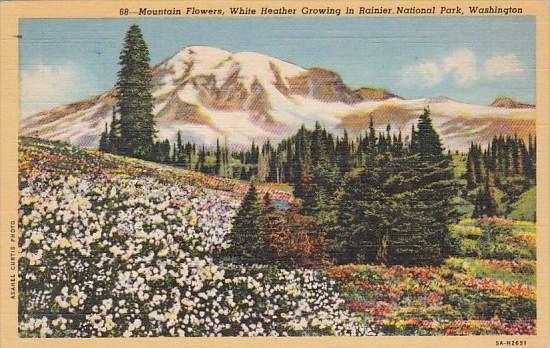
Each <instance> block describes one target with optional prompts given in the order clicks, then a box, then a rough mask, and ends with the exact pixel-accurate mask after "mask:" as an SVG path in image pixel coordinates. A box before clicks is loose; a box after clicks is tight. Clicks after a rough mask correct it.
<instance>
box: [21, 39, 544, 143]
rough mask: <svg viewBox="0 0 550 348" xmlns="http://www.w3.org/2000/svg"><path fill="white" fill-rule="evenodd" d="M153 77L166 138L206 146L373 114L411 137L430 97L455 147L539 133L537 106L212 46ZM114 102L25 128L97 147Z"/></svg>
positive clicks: (356, 123)
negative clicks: (380, 84)
mask: <svg viewBox="0 0 550 348" xmlns="http://www.w3.org/2000/svg"><path fill="white" fill-rule="evenodd" d="M153 85H154V89H153V96H154V97H155V109H154V113H155V119H156V125H157V129H158V131H159V132H158V137H159V138H161V139H164V138H168V139H170V140H171V141H173V140H174V139H175V137H176V133H177V131H178V130H181V131H182V134H183V136H184V138H185V139H186V141H187V140H191V141H193V142H196V143H204V144H207V145H212V144H215V142H216V139H220V140H221V141H224V142H225V141H226V142H227V143H228V144H230V145H235V146H239V145H247V144H249V143H250V142H251V141H252V140H255V141H256V142H262V141H264V140H266V139H268V138H269V139H271V141H272V142H277V141H278V140H280V139H282V138H283V137H286V136H288V135H291V134H293V133H295V131H296V130H297V129H298V128H299V127H300V126H301V125H302V124H305V125H306V126H309V127H311V126H313V124H314V123H315V121H319V122H321V124H323V125H324V126H325V127H327V129H329V130H331V131H333V132H336V133H341V132H343V129H347V130H348V131H349V132H350V133H351V134H354V133H357V132H360V131H362V130H363V129H365V128H366V127H367V126H368V120H369V117H370V116H373V119H374V122H375V125H376V126H377V127H379V129H381V130H382V129H385V126H386V125H387V124H388V123H390V124H391V125H392V128H393V129H394V130H396V129H402V130H403V132H404V134H405V135H406V134H407V133H408V132H409V130H410V126H411V124H412V123H413V122H415V121H416V118H417V116H418V115H419V114H420V113H421V112H422V109H423V108H424V107H425V106H427V105H429V106H430V108H431V110H432V115H433V121H434V125H435V126H436V128H437V129H438V131H439V132H440V134H441V135H442V137H443V141H444V143H445V145H446V146H447V147H448V148H452V149H464V148H466V147H467V146H468V145H469V143H470V142H471V141H476V142H485V141H487V140H489V139H490V138H491V137H492V136H493V135H496V134H500V133H503V134H510V135H513V134H518V135H519V136H527V135H528V134H529V133H533V134H534V132H535V111H536V110H535V109H534V108H524V107H517V108H513V107H512V108H510V107H502V106H501V105H498V106H481V105H472V104H465V103H460V102H457V101H453V100H451V99H448V98H444V97H438V98H426V99H417V100H405V99H402V98H400V97H398V96H396V95H393V94H391V93H388V92H386V91H384V90H381V89H374V88H366V87H365V88H360V89H357V90H354V89H352V88H350V87H348V86H347V85H346V84H345V83H344V81H342V79H341V78H340V76H339V75H338V74H336V73H334V72H332V71H329V70H326V69H322V68H310V69H305V68H302V67H299V66H297V65H294V64H291V63H289V62H285V61H282V60H280V59H276V58H273V57H269V56H266V55H263V54H260V53H254V52H239V53H232V52H228V51H225V50H222V49H219V48H214V47H206V46H192V47H187V48H185V49H183V50H181V51H179V52H178V53H177V54H175V55H174V56H172V57H170V58H168V59H166V60H164V61H163V62H161V63H160V64H158V65H156V66H155V67H154V68H153ZM114 103H115V99H114V89H111V90H109V91H106V92H105V93H103V94H101V95H99V96H96V97H93V98H90V99H88V100H84V101H79V102H75V103H72V104H69V105H64V106H59V107H55V108H52V109H49V110H45V111H42V112H39V113H37V114H34V115H30V116H28V117H23V118H22V120H21V125H20V134H21V135H27V136H38V137H42V138H47V139H55V140H64V141H69V142H71V143H73V144H78V145H83V146H92V147H93V146H97V145H98V141H99V136H100V134H101V132H102V131H103V129H104V127H105V123H106V122H109V123H110V121H111V119H112V108H113V105H114ZM507 106H510V105H507ZM511 106H514V105H513V104H512V105H511Z"/></svg>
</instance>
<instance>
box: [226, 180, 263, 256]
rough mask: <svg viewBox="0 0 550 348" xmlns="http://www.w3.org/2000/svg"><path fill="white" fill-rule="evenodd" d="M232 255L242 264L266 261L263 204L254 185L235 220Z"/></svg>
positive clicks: (251, 185) (244, 199)
mask: <svg viewBox="0 0 550 348" xmlns="http://www.w3.org/2000/svg"><path fill="white" fill-rule="evenodd" d="M231 243H232V245H231V248H230V255H231V256H232V257H233V259H234V260H235V261H237V262H241V263H246V264H248V263H262V262H263V261H264V260H265V250H266V248H267V246H266V235H265V220H264V213H263V208H262V203H261V202H260V201H259V199H258V193H257V191H256V187H255V185H254V183H251V184H250V188H249V189H248V191H247V193H246V195H245V197H244V198H243V201H242V203H241V206H240V207H239V210H238V212H237V215H236V216H235V217H234V218H233V230H232V241H231Z"/></svg>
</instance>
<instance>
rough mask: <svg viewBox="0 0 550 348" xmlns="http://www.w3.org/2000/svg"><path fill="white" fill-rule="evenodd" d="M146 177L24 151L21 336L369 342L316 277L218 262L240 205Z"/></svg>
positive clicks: (55, 151)
mask: <svg viewBox="0 0 550 348" xmlns="http://www.w3.org/2000/svg"><path fill="white" fill-rule="evenodd" d="M117 161H118V162H121V163H118V162H117ZM146 172H147V171H146V169H144V168H140V167H137V166H132V163H131V162H130V161H128V160H122V159H115V158H114V157H113V158H111V159H107V158H105V157H103V156H102V155H99V154H98V153H94V152H93V151H84V150H78V149H76V148H72V147H70V146H68V145H61V144H52V143H43V142H37V141H31V140H28V141H26V142H23V143H22V146H21V149H20V241H19V244H20V261H19V271H20V280H19V301H20V305H19V308H20V310H19V316H20V318H19V319H20V322H19V329H20V335H21V336H23V337H113V336H114V337H120V336H122V337H146V336H265V335H272V336H287V335H369V334H373V332H372V330H370V328H369V327H368V326H366V325H365V324H364V322H363V321H362V320H361V318H360V317H359V316H356V315H353V314H350V312H349V311H348V310H347V309H346V307H345V303H344V299H342V298H341V297H340V295H339V293H338V292H337V291H336V282H335V281H334V280H329V279H327V278H325V277H324V276H322V275H321V274H320V272H319V271H314V270H284V269H278V268H275V267H270V266H254V265H251V266H242V265H232V264H227V265H224V264H222V263H221V262H219V255H220V253H221V252H222V251H223V250H224V249H226V248H228V246H229V243H228V238H227V235H228V233H230V230H231V219H232V217H233V215H234V214H235V209H236V208H238V205H239V201H238V200H236V199H234V198H231V197H228V196H227V195H226V194H224V193H223V192H221V191H215V190H211V189H204V188H199V187H197V186H192V185H189V184H187V185H186V184H185V183H180V182H178V180H177V178H176V179H172V180H170V179H171V177H170V176H169V175H168V176H166V177H154V176H150V175H146V174H147V173H146Z"/></svg>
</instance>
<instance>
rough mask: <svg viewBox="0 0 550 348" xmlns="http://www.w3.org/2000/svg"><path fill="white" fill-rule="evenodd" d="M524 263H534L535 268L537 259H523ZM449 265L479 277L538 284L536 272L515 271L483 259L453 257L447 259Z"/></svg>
mask: <svg viewBox="0 0 550 348" xmlns="http://www.w3.org/2000/svg"><path fill="white" fill-rule="evenodd" d="M521 262H523V263H528V264H532V267H533V270H534V265H535V264H536V261H521ZM447 265H449V267H451V268H453V269H462V270H463V271H465V272H466V273H469V274H471V275H473V276H475V277H477V278H490V279H494V280H500V281H502V282H508V283H520V284H528V285H533V286H534V285H536V278H537V277H536V273H534V272H533V273H529V272H525V273H521V272H513V271H510V270H507V269H503V268H498V267H494V266H489V265H487V264H485V263H484V262H483V260H481V259H477V258H472V257H465V258H451V259H449V260H447Z"/></svg>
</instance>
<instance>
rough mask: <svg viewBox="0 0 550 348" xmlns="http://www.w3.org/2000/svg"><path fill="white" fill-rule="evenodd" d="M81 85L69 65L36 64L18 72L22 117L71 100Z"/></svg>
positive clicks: (79, 76) (76, 73) (74, 71)
mask: <svg viewBox="0 0 550 348" xmlns="http://www.w3.org/2000/svg"><path fill="white" fill-rule="evenodd" d="M84 81H85V79H84V78H82V76H81V74H80V72H79V70H78V69H77V67H76V66H75V65H74V64H73V63H66V64H63V65H48V64H44V62H42V61H36V62H34V63H33V64H31V65H29V66H28V68H25V69H23V70H22V71H21V111H22V114H23V116H28V115H30V114H33V113H35V112H38V111H41V110H44V109H47V108H49V107H52V106H56V105H60V104H62V103H64V102H67V101H69V100H71V99H72V98H73V97H74V96H75V93H77V92H78V91H79V90H81V89H82V88H83V86H82V84H83V82H84Z"/></svg>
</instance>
